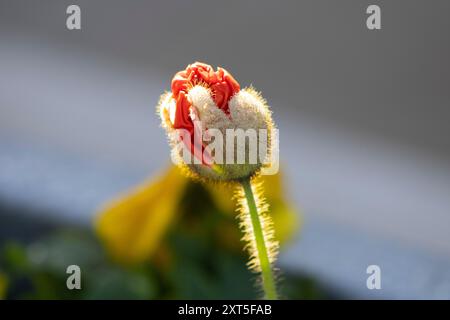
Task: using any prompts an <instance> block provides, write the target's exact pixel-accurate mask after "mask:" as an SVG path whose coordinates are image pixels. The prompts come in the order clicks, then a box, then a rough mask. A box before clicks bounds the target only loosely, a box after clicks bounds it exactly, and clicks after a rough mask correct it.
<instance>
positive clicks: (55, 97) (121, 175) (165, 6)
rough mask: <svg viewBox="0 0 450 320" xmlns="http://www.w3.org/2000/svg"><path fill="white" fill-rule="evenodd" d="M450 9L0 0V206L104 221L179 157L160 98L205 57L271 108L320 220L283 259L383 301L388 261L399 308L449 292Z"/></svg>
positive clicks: (311, 213) (299, 185)
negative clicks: (103, 211)
mask: <svg viewBox="0 0 450 320" xmlns="http://www.w3.org/2000/svg"><path fill="white" fill-rule="evenodd" d="M69 4H78V5H79V6H80V7H81V20H82V29H81V30H79V31H76V30H75V31H69V30H67V29H66V18H67V14H66V8H67V6H68V5H69ZM369 4H378V5H379V6H380V7H381V12H382V17H381V21H382V29H381V30H377V31H370V30H368V29H367V28H366V18H367V14H366V13H365V11H366V8H367V6H368V5H369ZM449 13H450V2H449V1H446V0H442V1H439V0H435V1H424V0H421V1H415V0H408V1H406V0H402V1H350V0H343V1H332V0H326V1H324V0H309V1H248V0H244V1H229V0H227V1H182V0H179V1H106V0H98V1H75V0H73V1H17V0H16V1H7V0H0V201H3V202H5V203H8V204H12V205H14V204H15V203H18V204H20V205H21V206H29V207H36V208H40V210H45V211H46V212H48V215H49V216H53V218H55V219H64V220H68V221H72V222H74V223H90V221H91V219H92V216H93V214H94V212H95V208H97V207H98V205H100V204H101V203H102V202H103V201H105V200H106V199H108V198H110V197H111V196H113V195H114V194H116V193H117V192H120V191H122V190H124V189H126V188H128V187H130V186H133V185H134V184H136V183H138V182H140V181H142V180H144V179H145V178H146V177H148V176H152V175H153V174H156V173H157V172H159V171H160V170H161V168H163V167H164V166H165V165H166V164H167V163H168V161H169V150H168V146H167V143H166V138H165V136H164V132H163V130H162V129H161V128H159V121H158V119H157V117H156V116H155V109H154V107H155V104H156V102H157V100H158V96H159V95H160V94H161V93H162V92H163V91H164V90H169V89H170V79H171V77H172V76H173V74H174V73H175V72H176V71H178V70H181V69H183V68H185V66H186V65H187V64H189V63H191V62H194V61H197V60H198V61H203V62H207V63H209V64H211V65H213V66H218V65H219V66H223V67H224V68H226V69H228V70H229V71H230V72H231V73H232V74H233V75H234V76H235V78H236V79H237V80H238V81H239V82H240V84H241V85H242V86H246V85H250V84H253V85H254V86H255V87H256V88H257V89H258V90H261V91H262V92H263V94H264V96H265V97H266V98H267V99H268V101H269V104H270V105H271V106H272V109H273V112H274V118H275V121H276V123H277V125H278V127H279V129H280V140H281V142H280V153H281V162H282V170H283V172H284V174H285V177H286V185H287V190H288V193H289V197H290V199H291V200H292V201H293V202H294V203H295V204H296V205H297V206H298V207H299V208H301V211H302V214H303V217H304V220H305V224H304V228H303V232H302V233H301V234H300V236H299V237H298V240H297V242H295V243H294V244H293V245H292V247H291V248H290V249H289V250H288V251H287V252H286V253H285V255H284V256H283V257H282V263H285V264H286V265H288V266H290V267H293V268H297V267H299V268H303V269H307V270H308V269H310V270H312V272H323V276H324V277H329V278H330V279H331V280H330V281H335V282H336V285H337V286H339V285H342V286H346V285H348V286H350V287H351V289H354V291H355V292H356V291H358V290H361V291H360V296H369V297H370V296H371V295H373V293H371V292H367V289H366V288H365V280H361V279H365V277H366V274H365V267H366V266H367V265H368V264H370V263H375V264H380V265H382V267H383V266H385V269H387V270H388V272H387V273H386V274H387V275H386V277H388V279H390V280H388V281H390V284H391V287H389V285H388V286H387V288H386V287H385V291H384V293H383V294H384V295H383V296H384V297H449V296H450V290H449V288H450V274H449V273H448V271H447V270H449V269H448V268H447V267H448V261H450V139H449V137H450V126H449V125H448V123H449V119H450V109H449V107H450V90H449V89H450V88H449V85H450V61H449V57H450V41H449V39H450V19H449V18H448V17H449ZM0 219H1V215H0ZM0 221H1V220H0ZM405 252H407V253H405ZM411 264H413V266H411ZM402 270H403V271H402ZM405 270H408V271H407V272H412V273H413V274H411V273H408V274H405V273H404V271H405ZM411 270H412V271H411ZM389 272H390V274H389ZM355 274H357V276H356V275H355ZM411 276H413V277H414V278H415V279H416V282H415V284H414V285H415V287H413V288H412V287H411V284H405V282H408V278H409V279H410V277H411ZM402 277H403V278H402ZM418 278H420V279H423V283H422V282H421V281H419V280H417V279H418ZM404 279H406V280H405V281H403V280H404ZM436 279H438V280H436ZM360 280H361V281H360ZM409 282H411V281H409ZM349 283H351V285H350V284H349ZM442 283H445V284H444V285H442Z"/></svg>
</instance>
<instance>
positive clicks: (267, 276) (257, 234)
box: [241, 178, 277, 300]
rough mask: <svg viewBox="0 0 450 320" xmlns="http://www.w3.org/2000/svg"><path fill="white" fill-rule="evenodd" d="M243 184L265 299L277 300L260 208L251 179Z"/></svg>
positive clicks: (245, 180)
mask: <svg viewBox="0 0 450 320" xmlns="http://www.w3.org/2000/svg"><path fill="white" fill-rule="evenodd" d="M241 184H242V187H243V188H244V193H245V198H246V200H247V205H248V211H249V214H250V218H251V224H252V229H253V233H254V239H255V242H256V249H257V251H258V253H257V257H258V259H259V264H260V267H261V277H262V282H263V289H264V293H265V298H266V299H269V300H276V299H277V291H276V287H275V280H274V277H273V273H272V266H271V263H270V260H269V254H268V250H267V244H266V239H265V237H264V230H263V227H262V225H261V220H260V216H259V214H258V208H257V206H256V202H255V197H254V195H253V190H252V185H251V182H250V178H246V179H243V180H241Z"/></svg>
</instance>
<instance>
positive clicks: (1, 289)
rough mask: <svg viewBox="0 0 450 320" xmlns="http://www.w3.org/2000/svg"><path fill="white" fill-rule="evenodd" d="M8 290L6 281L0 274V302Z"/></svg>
mask: <svg viewBox="0 0 450 320" xmlns="http://www.w3.org/2000/svg"><path fill="white" fill-rule="evenodd" d="M7 288H8V279H7V278H6V276H5V275H4V274H3V273H1V272H0V300H2V299H5V297H6V290H7Z"/></svg>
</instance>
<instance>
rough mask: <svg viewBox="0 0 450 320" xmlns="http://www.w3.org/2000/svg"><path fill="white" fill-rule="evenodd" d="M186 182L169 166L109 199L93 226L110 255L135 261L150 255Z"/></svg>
mask: <svg viewBox="0 0 450 320" xmlns="http://www.w3.org/2000/svg"><path fill="white" fill-rule="evenodd" d="M186 182H187V178H185V177H184V176H183V175H182V174H181V173H180V172H179V170H178V168H176V167H174V166H172V167H171V168H170V169H169V170H168V171H166V172H165V173H164V174H163V175H162V176H161V177H159V178H158V179H156V180H152V181H149V182H147V183H144V184H143V185H141V186H139V187H137V188H136V189H134V190H132V191H131V192H130V193H128V194H127V195H125V196H123V197H119V198H118V199H116V200H113V201H111V202H110V203H109V204H107V205H106V207H105V208H104V209H103V210H101V211H100V213H99V216H98V218H97V220H96V223H95V228H96V231H97V233H98V234H99V236H100V238H101V239H102V240H103V242H104V243H105V245H106V247H107V248H108V249H109V251H110V252H111V254H112V256H113V257H115V258H116V259H118V260H119V261H121V262H123V263H137V262H142V261H144V260H146V259H148V258H150V257H151V256H152V254H153V253H154V252H155V251H156V250H157V249H158V248H159V246H160V245H161V240H162V238H163V236H164V235H165V233H166V231H167V229H168V227H169V226H170V224H171V223H172V222H173V221H174V219H175V217H176V214H177V205H178V202H179V200H180V197H181V194H182V192H183V190H184V187H185V185H186Z"/></svg>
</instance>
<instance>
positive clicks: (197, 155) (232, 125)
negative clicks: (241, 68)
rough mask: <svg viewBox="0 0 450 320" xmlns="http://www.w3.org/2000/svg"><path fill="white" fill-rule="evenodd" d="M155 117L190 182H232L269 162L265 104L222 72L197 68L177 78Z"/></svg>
mask: <svg viewBox="0 0 450 320" xmlns="http://www.w3.org/2000/svg"><path fill="white" fill-rule="evenodd" d="M171 87H172V92H167V93H165V94H163V95H162V96H161V99H160V101H159V103H158V107H157V109H158V113H159V115H160V117H161V122H162V126H163V127H164V128H165V129H166V131H167V134H168V137H169V142H170V144H171V146H172V155H173V159H175V160H176V162H177V163H178V164H179V165H181V166H182V167H183V168H187V169H188V172H189V173H191V175H193V176H194V177H198V178H202V179H206V180H216V181H217V180H218V181H232V180H239V179H242V178H246V177H249V176H252V175H254V174H256V173H257V172H258V171H259V170H260V169H261V167H262V166H263V165H265V164H267V161H268V159H270V144H271V137H272V132H273V128H274V125H273V122H272V117H271V113H270V110H269V107H268V106H267V104H266V101H265V100H264V99H263V98H262V97H261V95H260V94H259V93H257V92H256V91H255V90H254V89H253V88H245V89H241V88H240V85H239V83H238V82H237V81H236V80H235V79H234V78H233V77H232V76H231V74H229V73H228V72H227V71H226V70H225V69H222V68H218V69H217V70H216V71H214V70H213V68H212V67H211V66H209V65H207V64H204V63H199V62H196V63H194V64H191V65H189V66H188V67H187V68H186V69H185V70H183V71H180V72H178V73H177V74H176V75H175V76H174V78H173V80H172V86H171Z"/></svg>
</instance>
